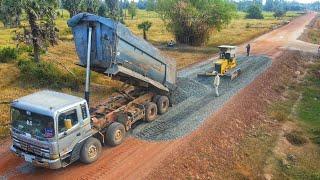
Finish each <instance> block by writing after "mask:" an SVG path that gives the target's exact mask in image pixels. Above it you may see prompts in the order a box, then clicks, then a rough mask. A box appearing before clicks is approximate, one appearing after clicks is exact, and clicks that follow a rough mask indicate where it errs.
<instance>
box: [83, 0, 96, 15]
mask: <svg viewBox="0 0 320 180" xmlns="http://www.w3.org/2000/svg"><path fill="white" fill-rule="evenodd" d="M99 5H100V2H99V0H81V2H80V9H81V11H82V12H88V13H93V14H98V9H99Z"/></svg>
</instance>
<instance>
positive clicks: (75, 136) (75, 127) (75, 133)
mask: <svg viewBox="0 0 320 180" xmlns="http://www.w3.org/2000/svg"><path fill="white" fill-rule="evenodd" d="M66 121H68V123H69V125H66ZM70 121H71V125H70ZM81 121H82V118H81V110H80V108H79V107H78V106H77V107H74V108H71V109H68V110H66V111H63V112H62V113H60V114H59V115H58V126H57V127H58V128H57V129H58V149H59V153H60V157H61V158H62V159H63V158H64V157H66V155H67V154H68V153H69V152H71V151H72V150H73V147H74V146H75V145H76V144H77V143H78V142H79V141H80V140H81V139H82V132H81V127H80V126H81V124H82V122H81Z"/></svg>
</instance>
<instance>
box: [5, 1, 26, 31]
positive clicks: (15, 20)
mask: <svg viewBox="0 0 320 180" xmlns="http://www.w3.org/2000/svg"><path fill="white" fill-rule="evenodd" d="M0 14H1V15H0V18H1V20H2V21H3V24H4V26H5V27H18V26H20V18H21V14H22V2H21V0H2V1H1V7H0Z"/></svg>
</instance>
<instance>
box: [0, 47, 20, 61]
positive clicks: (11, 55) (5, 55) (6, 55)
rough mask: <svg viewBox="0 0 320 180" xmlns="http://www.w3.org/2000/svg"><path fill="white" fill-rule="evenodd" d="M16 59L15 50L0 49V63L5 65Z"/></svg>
mask: <svg viewBox="0 0 320 180" xmlns="http://www.w3.org/2000/svg"><path fill="white" fill-rule="evenodd" d="M17 58H18V52H17V50H16V49H15V48H10V47H5V48H1V49H0V63H7V62H10V61H13V60H16V59H17Z"/></svg>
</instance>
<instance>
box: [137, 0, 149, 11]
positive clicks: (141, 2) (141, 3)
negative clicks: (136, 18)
mask: <svg viewBox="0 0 320 180" xmlns="http://www.w3.org/2000/svg"><path fill="white" fill-rule="evenodd" d="M137 7H138V8H139V9H146V7H147V2H146V1H145V0H139V1H138V3H137Z"/></svg>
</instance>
